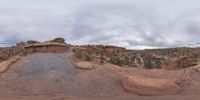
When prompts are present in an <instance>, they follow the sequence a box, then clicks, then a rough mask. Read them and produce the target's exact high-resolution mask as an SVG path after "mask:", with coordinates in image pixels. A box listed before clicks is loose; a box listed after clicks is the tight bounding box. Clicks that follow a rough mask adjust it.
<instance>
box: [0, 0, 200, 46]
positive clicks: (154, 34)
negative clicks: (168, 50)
mask: <svg viewBox="0 0 200 100" xmlns="http://www.w3.org/2000/svg"><path fill="white" fill-rule="evenodd" d="M199 11H200V2H199V1H197V0H196V1H191V0H118V1H116V0H95V1H94V0H77V1H75V0H6V1H5V0H0V42H11V43H12V42H18V41H22V40H28V39H37V40H48V39H51V38H54V37H61V36H62V37H65V38H66V39H67V41H68V42H69V43H73V44H87V43H91V44H113V45H119V46H123V47H128V48H137V49H138V48H163V47H176V46H185V45H186V46H188V44H195V43H199V39H198V37H199V36H200V19H199V18H200V13H199ZM0 46H2V45H0Z"/></svg>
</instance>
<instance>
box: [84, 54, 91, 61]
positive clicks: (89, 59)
mask: <svg viewBox="0 0 200 100" xmlns="http://www.w3.org/2000/svg"><path fill="white" fill-rule="evenodd" d="M84 60H85V61H92V58H91V57H90V55H84Z"/></svg>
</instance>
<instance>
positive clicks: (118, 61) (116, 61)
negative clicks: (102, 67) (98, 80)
mask: <svg viewBox="0 0 200 100" xmlns="http://www.w3.org/2000/svg"><path fill="white" fill-rule="evenodd" d="M109 62H110V63H112V64H115V65H119V66H122V65H123V61H122V60H121V59H120V58H119V57H111V58H110V61H109Z"/></svg>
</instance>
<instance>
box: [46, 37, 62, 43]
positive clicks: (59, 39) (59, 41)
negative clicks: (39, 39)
mask: <svg viewBox="0 0 200 100" xmlns="http://www.w3.org/2000/svg"><path fill="white" fill-rule="evenodd" d="M50 42H55V43H65V39H64V38H55V39H53V40H51V41H50Z"/></svg>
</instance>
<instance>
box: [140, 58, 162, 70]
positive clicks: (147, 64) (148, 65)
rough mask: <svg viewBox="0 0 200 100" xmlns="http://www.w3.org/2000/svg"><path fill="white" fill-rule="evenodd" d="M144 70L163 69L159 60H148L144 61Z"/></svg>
mask: <svg viewBox="0 0 200 100" xmlns="http://www.w3.org/2000/svg"><path fill="white" fill-rule="evenodd" d="M144 68H147V69H153V68H161V62H160V61H159V60H155V61H153V60H149V59H148V60H146V61H144Z"/></svg>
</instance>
